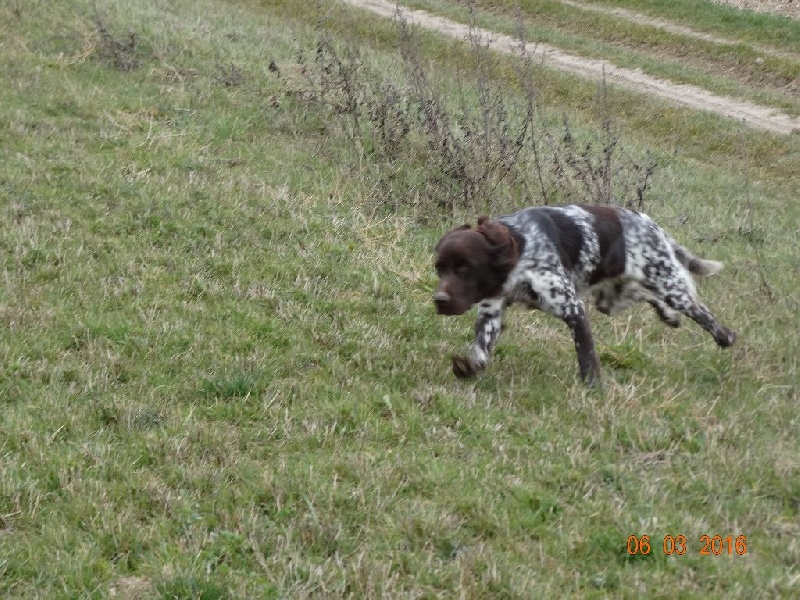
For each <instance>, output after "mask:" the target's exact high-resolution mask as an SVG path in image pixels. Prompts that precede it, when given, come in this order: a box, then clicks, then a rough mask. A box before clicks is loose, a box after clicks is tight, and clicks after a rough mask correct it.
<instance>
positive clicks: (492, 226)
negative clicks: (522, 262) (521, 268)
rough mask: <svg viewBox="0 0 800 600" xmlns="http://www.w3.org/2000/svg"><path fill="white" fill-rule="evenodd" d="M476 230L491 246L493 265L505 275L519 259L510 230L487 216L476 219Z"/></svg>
mask: <svg viewBox="0 0 800 600" xmlns="http://www.w3.org/2000/svg"><path fill="white" fill-rule="evenodd" d="M476 231H477V232H478V233H480V234H481V235H482V236H483V237H484V238H486V241H487V242H489V245H490V246H492V251H493V254H494V267H495V268H496V269H497V270H498V271H499V272H501V273H502V274H503V276H505V275H507V274H508V273H509V272H510V271H511V269H513V268H514V266H515V265H516V264H517V260H518V259H519V248H517V242H516V240H515V239H514V236H513V235H511V231H509V229H508V227H506V226H505V225H503V224H502V223H500V222H499V221H492V220H491V219H489V217H481V218H479V219H478V229H477V230H476Z"/></svg>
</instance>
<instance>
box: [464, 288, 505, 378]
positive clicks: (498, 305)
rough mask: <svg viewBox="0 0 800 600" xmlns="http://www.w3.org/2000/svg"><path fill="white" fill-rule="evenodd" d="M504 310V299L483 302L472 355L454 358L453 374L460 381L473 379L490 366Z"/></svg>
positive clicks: (480, 306) (501, 325)
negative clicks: (468, 378)
mask: <svg viewBox="0 0 800 600" xmlns="http://www.w3.org/2000/svg"><path fill="white" fill-rule="evenodd" d="M503 308H504V301H503V299H502V298H490V299H488V300H483V301H481V303H480V305H479V307H478V320H477V321H476V322H475V342H474V343H473V344H472V350H471V351H470V355H469V356H468V357H462V356H453V373H454V374H455V376H456V377H458V378H459V379H463V378H466V377H472V376H473V375H475V374H477V373H479V372H480V371H483V370H484V369H485V368H486V365H488V364H489V358H490V357H491V355H492V349H493V348H494V345H495V344H496V343H497V338H498V337H499V336H500V331H501V329H502V328H503Z"/></svg>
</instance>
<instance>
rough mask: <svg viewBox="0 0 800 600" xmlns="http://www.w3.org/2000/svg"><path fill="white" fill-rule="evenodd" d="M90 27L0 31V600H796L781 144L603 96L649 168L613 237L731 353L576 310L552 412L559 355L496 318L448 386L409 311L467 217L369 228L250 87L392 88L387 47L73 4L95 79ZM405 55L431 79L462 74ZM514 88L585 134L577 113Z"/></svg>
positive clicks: (445, 50) (370, 215)
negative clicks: (346, 65)
mask: <svg viewBox="0 0 800 600" xmlns="http://www.w3.org/2000/svg"><path fill="white" fill-rule="evenodd" d="M92 7H93V3H89V2H77V1H76V2H72V3H57V4H55V5H54V4H53V3H50V2H44V1H39V2H27V3H22V2H17V3H11V4H10V5H3V7H2V8H0V39H2V40H3V41H2V42H0V72H1V73H2V74H3V75H4V77H3V80H4V82H5V85H3V86H1V87H0V115H1V116H2V118H0V139H2V140H3V142H2V144H0V211H2V219H1V220H0V260H2V266H3V272H2V276H3V278H2V285H0V324H1V325H2V327H0V465H2V467H1V468H0V595H1V596H3V597H4V598H79V597H81V598H82V597H91V598H95V597H96V598H104V597H111V596H114V597H122V598H151V597H155V598H272V597H274V598H282V597H308V596H317V597H344V596H350V597H378V596H387V597H457V596H463V597H468V598H486V597H516V598H528V597H532V596H534V595H535V596H536V597H630V598H638V597H642V596H652V597H665V596H667V595H670V596H671V595H673V594H674V593H676V592H678V591H680V592H681V593H682V594H685V595H686V596H688V597H698V598H699V597H704V598H707V597H741V598H752V597H759V596H766V595H769V596H781V595H783V596H785V597H791V596H792V595H794V594H796V593H797V585H798V584H797V579H796V564H797V563H798V560H800V544H798V539H800V535H798V534H800V529H798V525H797V523H798V506H800V486H798V483H797V482H798V481H800V464H798V456H800V454H798V450H800V448H799V447H798V439H800V422H798V416H797V402H798V399H799V397H798V387H797V380H798V376H797V375H798V374H797V362H798V337H799V336H798V324H797V319H796V314H797V303H796V298H797V296H798V284H797V277H796V276H797V273H798V268H800V263H799V262H798V257H797V222H798V218H799V217H800V208H798V205H797V192H798V179H797V173H798V172H800V162H799V161H800V159H799V158H798V157H799V156H800V152H798V151H799V150H800V147H799V144H800V142H798V139H797V137H796V136H790V137H778V136H771V135H767V134H762V133H758V132H753V131H744V132H741V131H739V130H738V128H737V127H736V125H735V124H732V123H730V122H729V121H727V120H724V119H719V118H716V117H713V116H711V115H707V114H695V113H692V112H690V111H688V110H685V109H680V108H673V107H670V106H668V105H666V104H663V103H660V102H657V101H648V102H642V99H641V97H638V96H636V95H634V94H630V93H627V92H622V91H612V92H611V94H610V96H609V102H610V103H611V105H612V106H613V110H614V111H615V115H616V116H617V117H618V119H619V121H620V123H622V124H624V126H623V137H622V140H621V144H623V145H624V147H625V148H626V150H628V151H630V152H631V153H633V154H636V153H638V152H642V151H643V150H645V149H649V150H651V151H652V152H654V153H655V154H656V155H657V156H659V157H660V158H663V159H665V166H664V167H663V168H662V169H661V170H660V171H659V172H658V174H657V178H656V180H655V182H654V188H653V190H652V196H651V198H652V199H651V203H650V204H649V205H648V212H649V213H650V214H652V215H653V216H654V217H655V218H656V219H657V220H658V221H659V222H661V223H662V224H664V225H665V226H666V227H668V228H669V229H670V231H671V232H673V233H674V234H675V236H676V237H677V238H678V239H680V240H681V241H682V242H685V243H686V244H687V245H688V246H690V247H691V248H692V249H694V250H696V251H697V252H698V253H700V254H702V255H706V256H709V257H713V258H716V259H719V260H722V261H724V262H725V263H726V265H727V266H726V270H725V271H724V272H723V273H722V274H721V275H720V276H718V277H715V278H712V279H709V280H707V281H702V282H700V283H699V288H700V290H701V294H702V296H703V298H704V299H705V300H707V302H708V304H709V305H710V306H711V307H712V308H713V309H714V310H715V312H716V313H718V314H719V316H720V318H721V319H722V321H723V322H725V323H726V324H729V325H730V326H732V327H733V328H735V329H736V330H737V331H738V332H739V335H740V342H739V343H738V344H737V346H735V347H734V348H733V349H732V350H731V351H729V352H722V351H719V350H718V349H717V348H716V347H715V346H714V344H713V342H712V341H711V340H710V339H709V338H708V336H706V335H705V334H703V333H702V332H701V331H700V330H699V329H698V328H697V327H695V326H694V325H693V324H687V326H686V327H684V328H682V329H680V330H671V329H666V328H664V327H663V326H662V325H661V324H660V323H659V322H657V319H655V318H654V316H653V315H652V314H651V311H648V310H645V309H638V310H634V311H631V312H630V313H629V314H626V315H623V316H621V317H618V318H616V319H613V320H612V319H605V318H604V317H602V315H598V314H596V313H593V314H592V315H591V318H592V321H593V326H594V329H595V332H596V333H595V335H596V340H597V345H598V349H599V352H600V354H601V355H602V360H603V363H604V365H603V368H604V373H605V377H606V381H605V385H604V387H603V388H602V389H601V390H597V391H587V390H586V389H584V387H583V386H582V385H581V384H580V382H579V381H578V380H577V365H576V361H575V358H574V351H573V349H572V343H571V340H570V339H569V334H568V332H567V331H566V328H565V327H564V326H563V325H562V324H561V323H559V322H556V321H554V320H552V319H549V318H547V317H545V316H544V315H541V314H536V313H525V312H523V311H512V312H511V313H510V314H509V318H508V319H509V324H510V325H511V326H510V327H508V328H507V330H506V332H505V333H504V335H503V338H502V339H501V340H500V343H499V345H498V348H497V352H496V357H495V360H494V362H493V364H492V365H491V366H490V368H489V370H488V371H487V373H486V374H485V375H484V376H482V377H480V378H479V379H477V380H475V381H472V382H467V383H462V382H458V381H456V380H455V379H454V378H453V377H452V375H451V373H450V372H449V360H448V357H449V355H450V354H451V353H452V352H457V351H461V350H463V348H465V347H466V346H467V344H468V343H469V342H470V338H471V335H472V328H473V325H472V322H471V319H470V317H462V318H452V319H445V318H441V317H437V316H436V315H435V314H434V312H433V309H432V307H431V306H430V301H429V299H430V295H431V292H432V290H433V288H434V287H435V274H434V273H433V269H432V267H431V262H432V257H431V249H432V246H433V244H434V242H435V240H436V239H437V238H438V236H439V235H440V234H441V233H442V231H443V230H445V229H446V228H448V227H449V226H450V225H452V224H453V220H456V221H460V220H463V219H464V218H470V219H473V218H474V215H461V214H459V215H457V216H455V217H452V219H451V217H448V216H446V215H441V216H440V218H438V219H430V218H429V216H430V215H429V213H424V214H423V211H422V210H421V209H419V207H416V206H414V205H401V206H400V207H399V209H398V210H397V211H390V210H388V209H387V207H386V206H385V205H382V204H379V203H377V202H376V199H375V197H376V181H377V180H376V179H375V177H374V174H375V172H376V170H377V169H379V167H380V165H376V164H374V163H373V162H371V161H372V160H373V159H372V158H371V157H370V156H369V155H364V154H363V153H359V152H357V151H354V149H353V147H352V145H351V144H350V143H349V142H348V141H347V140H346V139H345V138H343V137H342V136H341V135H340V134H339V133H338V132H337V129H336V127H335V126H333V125H331V124H326V123H320V119H319V117H318V115H314V114H309V108H308V105H307V104H304V103H303V102H301V101H300V100H299V99H297V98H295V97H292V96H286V95H285V94H284V91H285V90H284V88H283V87H282V85H281V83H280V82H279V81H278V80H277V79H276V77H275V76H274V75H273V74H272V73H270V71H269V68H268V65H269V62H270V61H271V60H275V61H276V63H277V64H279V65H281V66H282V67H285V68H288V66H290V65H292V64H294V63H295V61H296V56H297V52H298V45H301V46H303V47H313V40H314V39H315V37H316V36H318V35H319V28H321V30H323V31H325V32H327V33H328V34H329V35H331V36H333V37H334V38H336V39H337V40H340V41H348V42H350V43H353V44H357V45H359V46H361V47H362V48H363V49H364V50H365V51H366V54H368V55H369V60H370V61H371V62H373V63H374V64H375V65H377V66H378V67H380V68H384V69H385V70H386V71H392V72H399V71H401V69H399V68H398V66H397V65H398V56H397V54H396V51H395V47H396V42H395V40H394V37H393V28H392V26H391V25H390V24H389V23H385V22H383V21H381V20H380V19H378V18H375V17H371V16H369V15H367V14H362V13H360V12H357V11H344V10H341V9H339V8H337V7H335V6H333V5H330V6H326V7H325V8H324V9H323V11H322V12H323V13H324V17H325V18H324V19H320V18H319V13H318V12H316V11H314V10H311V9H309V7H308V6H306V5H305V3H296V2H270V3H263V2H251V1H248V0H242V1H238V2H225V3H221V2H210V1H201V2H187V1H179V2H167V1H165V0H161V1H156V2H143V1H139V0H135V1H132V2H129V3H126V4H124V5H122V4H119V3H102V2H101V3H98V10H99V16H100V18H101V19H102V22H103V23H104V25H105V27H106V28H107V30H108V31H109V33H110V34H111V35H112V36H113V37H114V39H116V40H118V41H122V40H125V39H126V36H127V31H128V30H129V29H131V30H133V31H134V32H136V36H137V40H138V42H137V44H136V47H135V48H134V49H133V50H132V52H133V53H134V55H135V58H136V59H137V62H138V67H136V68H135V69H132V70H128V71H123V70H120V69H118V68H117V66H116V63H115V60H114V48H113V47H109V46H108V45H107V44H105V45H104V43H103V40H102V37H101V36H100V35H99V33H98V31H97V29H96V26H95V23H94V17H95V14H94V10H93V8H92ZM117 50H118V51H120V50H119V49H117ZM420 52H421V53H423V55H424V56H425V57H426V58H427V59H428V60H429V62H430V65H431V67H432V68H433V69H434V70H435V71H436V72H437V73H438V74H440V75H441V77H442V81H447V80H448V78H451V77H453V75H454V73H455V72H456V69H457V68H458V67H459V64H460V63H463V62H464V60H463V59H464V57H465V56H468V55H469V52H468V50H465V49H464V48H462V46H461V45H460V44H459V43H458V42H455V41H449V40H444V39H438V38H436V37H435V36H433V35H431V34H420ZM387 66H388V67H387ZM496 76H497V77H498V80H502V78H503V77H507V76H508V73H506V72H505V71H503V72H498V73H497V75H496ZM540 76H541V78H542V79H541V81H540V82H539V87H540V93H541V96H542V102H543V104H545V105H546V106H548V107H550V110H552V112H553V114H555V115H558V114H560V113H562V112H564V113H567V114H569V115H570V117H571V118H572V119H574V123H575V127H576V128H578V129H580V131H582V132H584V133H586V134H587V135H591V133H592V132H593V131H595V130H596V128H597V119H598V117H597V111H596V105H595V102H594V97H595V95H596V88H595V84H594V83H593V82H581V81H579V80H576V79H574V78H572V77H569V76H566V75H563V74H558V73H549V72H543V73H541V74H540ZM667 158H668V159H669V160H668V161H667V160H666V159H667ZM416 166H417V165H414V164H413V163H412V164H409V166H408V168H409V169H413V168H415V167H416ZM505 208H508V207H507V206H497V207H496V210H501V209H505ZM748 211H750V214H748ZM423 217H424V218H423ZM768 293H769V294H771V297H770V296H769V295H768ZM631 534H636V535H643V534H648V535H650V536H651V537H652V538H653V540H655V541H654V543H653V549H654V551H653V552H652V553H651V555H650V556H648V557H644V558H643V557H638V558H632V557H629V556H628V554H627V553H626V551H625V543H626V540H627V538H628V536H630V535H631ZM667 534H671V535H673V536H675V535H678V534H683V535H685V536H686V537H687V539H688V540H689V551H688V552H687V554H686V555H684V556H681V557H671V558H668V557H666V556H664V554H663V551H662V550H661V539H662V538H663V536H664V535H667ZM703 534H710V535H714V534H719V535H721V536H723V537H724V536H727V535H732V536H734V537H735V536H737V535H740V534H744V535H746V536H747V539H748V554H747V555H746V556H744V557H740V556H736V555H734V556H718V557H714V556H701V555H700V554H699V550H700V541H699V538H700V536H701V535H703Z"/></svg>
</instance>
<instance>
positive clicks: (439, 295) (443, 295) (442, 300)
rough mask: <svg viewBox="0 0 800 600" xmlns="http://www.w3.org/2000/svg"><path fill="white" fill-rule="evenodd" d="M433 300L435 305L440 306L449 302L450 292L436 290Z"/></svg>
mask: <svg viewBox="0 0 800 600" xmlns="http://www.w3.org/2000/svg"><path fill="white" fill-rule="evenodd" d="M433 301H434V302H435V303H436V305H437V306H442V305H445V304H447V303H448V302H450V294H448V293H447V292H436V293H435V294H434V295H433Z"/></svg>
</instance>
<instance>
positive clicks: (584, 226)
mask: <svg viewBox="0 0 800 600" xmlns="http://www.w3.org/2000/svg"><path fill="white" fill-rule="evenodd" d="M436 252H437V261H436V262H437V264H436V267H437V272H438V274H439V279H440V281H439V286H438V288H437V291H436V294H435V295H434V302H435V303H436V307H437V310H438V312H439V313H441V314H463V313H464V312H466V311H467V310H468V309H469V308H470V307H471V306H472V305H474V304H476V303H477V304H479V307H478V319H477V322H476V324H475V343H474V344H473V346H472V350H471V353H470V355H469V356H468V357H457V356H454V357H453V371H454V372H455V374H456V376H458V377H468V376H471V375H473V374H475V373H477V372H479V371H481V370H483V369H485V368H486V366H487V364H488V362H489V358H490V355H491V352H492V349H493V348H494V346H495V344H496V342H497V338H498V336H499V335H500V331H501V328H502V316H503V311H504V309H505V308H506V307H507V306H509V305H511V304H514V303H521V304H524V305H526V306H528V307H529V308H537V309H540V310H542V311H545V312H547V313H550V314H552V315H554V316H556V317H558V318H560V319H562V320H563V321H564V322H565V323H567V325H568V326H569V327H570V330H571V332H572V337H573V340H574V342H575V349H576V351H577V355H578V365H579V368H580V373H581V376H582V378H583V379H584V380H586V381H587V382H592V381H594V380H596V379H597V378H598V377H599V374H600V366H599V361H598V359H597V355H596V353H595V349H594V342H593V340H592V334H591V329H590V327H589V322H588V320H587V318H586V311H585V308H584V303H583V299H584V298H592V299H593V300H594V303H595V306H596V307H597V309H598V310H599V311H600V312H602V313H605V314H607V315H614V314H617V313H619V312H620V311H622V310H624V309H626V308H629V307H630V306H632V305H633V304H634V303H636V302H648V303H650V304H651V305H652V306H653V307H654V308H655V310H656V312H657V313H658V315H659V317H660V318H661V319H662V320H663V321H664V322H665V323H667V324H668V325H670V326H672V327H678V326H679V325H680V315H681V314H684V315H686V316H688V317H690V318H691V319H693V320H694V321H695V322H697V323H698V324H699V325H700V326H701V327H702V328H703V329H705V330H706V331H708V332H709V333H710V334H711V335H712V337H713V338H714V340H715V341H716V343H717V344H718V345H719V346H723V347H724V346H730V345H731V344H733V343H734V341H735V340H736V334H735V333H734V332H733V331H731V330H730V329H728V328H726V327H724V326H722V325H720V324H719V323H718V322H717V320H716V318H715V317H714V315H713V314H711V312H710V311H709V310H708V308H706V307H705V306H704V305H703V304H702V303H701V302H700V301H699V300H698V299H697V295H696V291H695V286H694V282H693V280H692V277H691V274H690V273H694V274H696V275H703V276H705V275H711V274H713V273H716V272H717V271H719V270H720V269H721V268H722V264H721V263H718V262H716V261H711V260H703V259H699V258H696V257H694V256H693V255H692V254H691V253H690V252H689V251H688V250H686V249H685V248H683V247H682V246H680V245H678V244H677V243H676V242H675V240H674V239H672V237H670V236H669V234H667V233H666V232H665V231H664V230H663V229H661V228H660V227H658V226H657V225H656V224H655V223H654V222H653V221H652V220H651V219H650V218H649V217H648V216H647V215H645V214H642V213H639V212H636V211H633V210H628V209H623V208H617V207H609V206H563V207H537V208H526V209H524V210H521V211H519V212H517V213H515V214H512V215H508V216H504V217H500V218H498V219H497V220H494V221H492V220H489V219H488V218H487V217H482V218H481V219H480V220H479V221H478V227H477V228H475V229H473V228H471V227H470V226H469V225H464V226H462V227H459V228H456V229H453V230H451V231H450V232H448V233H447V234H445V235H444V236H443V237H442V239H441V240H440V241H439V243H438V244H437V247H436Z"/></svg>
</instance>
